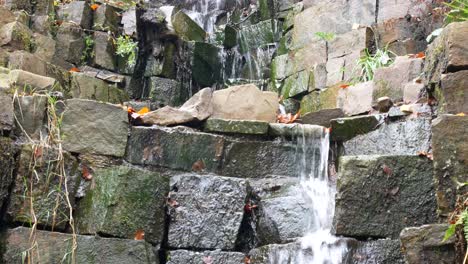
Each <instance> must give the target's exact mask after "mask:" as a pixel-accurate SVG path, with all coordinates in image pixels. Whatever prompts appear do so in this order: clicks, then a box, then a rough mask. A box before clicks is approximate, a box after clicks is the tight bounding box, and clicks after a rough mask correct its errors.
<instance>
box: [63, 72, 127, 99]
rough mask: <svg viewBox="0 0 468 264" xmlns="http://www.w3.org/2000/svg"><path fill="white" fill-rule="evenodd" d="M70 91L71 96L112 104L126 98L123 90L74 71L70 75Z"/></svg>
mask: <svg viewBox="0 0 468 264" xmlns="http://www.w3.org/2000/svg"><path fill="white" fill-rule="evenodd" d="M70 81H71V87H70V93H71V95H72V97H73V98H80V99H90V100H96V101H102V102H109V103H114V104H119V103H123V102H125V101H127V100H128V95H126V94H125V91H123V90H122V89H119V88H117V87H116V86H115V85H111V84H109V83H107V82H105V81H103V80H100V79H98V78H93V77H91V76H88V75H86V74H84V73H79V72H74V73H72V75H71V80H70Z"/></svg>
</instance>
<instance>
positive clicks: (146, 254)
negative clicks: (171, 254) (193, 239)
mask: <svg viewBox="0 0 468 264" xmlns="http://www.w3.org/2000/svg"><path fill="white" fill-rule="evenodd" d="M31 232H32V230H31V229H29V228H25V227H17V228H15V229H10V230H8V231H7V234H6V237H7V238H6V245H5V248H6V251H5V255H4V261H5V263H21V262H22V252H26V251H27V250H29V249H30V248H31V243H30V234H31ZM35 234H36V236H35V237H36V241H37V245H38V248H39V250H38V251H36V250H33V251H31V253H34V254H30V255H32V256H34V257H33V259H31V263H39V261H38V258H37V257H36V256H37V255H39V256H40V263H42V262H44V263H60V262H62V261H67V262H71V261H72V260H71V254H70V248H71V247H72V241H73V238H72V235H71V234H63V233H55V232H47V231H39V230H37V231H35ZM76 242H77V250H76V252H75V261H76V263H89V264H125V263H134V264H149V263H156V264H157V263H159V261H158V257H157V256H156V254H155V253H154V248H153V246H152V245H151V244H149V243H145V242H144V241H137V240H133V239H132V240H130V239H116V238H101V237H95V236H80V235H78V236H77V237H76ZM36 253H37V255H36Z"/></svg>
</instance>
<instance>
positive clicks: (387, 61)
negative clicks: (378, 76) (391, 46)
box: [355, 49, 393, 82]
mask: <svg viewBox="0 0 468 264" xmlns="http://www.w3.org/2000/svg"><path fill="white" fill-rule="evenodd" d="M390 54H392V52H391V51H388V50H387V49H377V51H376V52H375V54H373V55H372V54H371V53H370V52H369V50H368V49H366V51H365V55H364V56H362V57H361V58H360V59H359V60H358V61H357V67H358V70H359V71H360V72H359V75H358V76H357V77H356V78H355V79H356V81H358V82H367V81H371V80H373V79H374V73H375V70H377V69H378V68H382V67H387V66H390V65H391V64H392V63H393V59H392V58H391V57H390Z"/></svg>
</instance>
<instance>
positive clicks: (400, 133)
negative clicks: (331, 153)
mask: <svg viewBox="0 0 468 264" xmlns="http://www.w3.org/2000/svg"><path fill="white" fill-rule="evenodd" d="M430 147H431V122H430V120H429V119H426V118H416V119H411V120H407V121H405V122H395V123H390V124H386V123H383V124H382V125H380V126H379V127H378V128H377V129H376V130H374V131H372V132H369V133H367V134H364V135H359V136H356V137H354V138H353V139H351V140H348V141H346V142H344V149H345V153H344V154H345V155H379V154H380V155H382V154H385V155H405V154H416V153H417V152H418V151H426V152H427V151H429V149H430Z"/></svg>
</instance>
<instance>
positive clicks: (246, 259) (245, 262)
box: [244, 256, 250, 264]
mask: <svg viewBox="0 0 468 264" xmlns="http://www.w3.org/2000/svg"><path fill="white" fill-rule="evenodd" d="M244 264H250V257H249V256H245V257H244Z"/></svg>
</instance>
